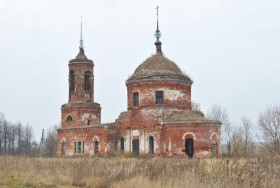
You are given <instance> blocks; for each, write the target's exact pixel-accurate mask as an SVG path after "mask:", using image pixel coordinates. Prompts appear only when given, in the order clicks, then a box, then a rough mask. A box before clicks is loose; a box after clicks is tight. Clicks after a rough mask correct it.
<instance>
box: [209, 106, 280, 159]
mask: <svg viewBox="0 0 280 188" xmlns="http://www.w3.org/2000/svg"><path fill="white" fill-rule="evenodd" d="M206 116H207V118H208V119H211V120H217V121H220V122H221V123H222V134H221V135H222V138H221V139H222V143H223V144H224V145H225V150H224V151H223V152H224V155H226V156H241V157H252V156H264V155H271V154H280V105H273V106H268V107H267V108H266V109H265V110H264V111H262V112H261V113H260V114H259V117H258V121H257V125H255V126H254V124H253V123H252V121H251V120H250V119H249V118H248V117H246V116H244V117H241V118H240V121H239V122H237V123H234V122H231V121H230V119H229V116H228V113H227V110H226V108H223V107H221V106H220V105H213V106H212V108H211V109H210V110H209V112H208V113H207V115H206Z"/></svg>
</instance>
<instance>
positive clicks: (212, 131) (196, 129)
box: [163, 121, 221, 158]
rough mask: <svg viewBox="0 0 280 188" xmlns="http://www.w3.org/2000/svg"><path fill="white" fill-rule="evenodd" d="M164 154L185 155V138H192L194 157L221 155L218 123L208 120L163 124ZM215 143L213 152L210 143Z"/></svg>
mask: <svg viewBox="0 0 280 188" xmlns="http://www.w3.org/2000/svg"><path fill="white" fill-rule="evenodd" d="M163 134H164V142H163V145H164V146H163V147H164V154H165V155H167V156H173V155H178V156H182V157H186V156H187V155H186V153H185V139H186V138H193V140H194V156H193V157H194V158H209V157H213V156H220V155H221V138H220V134H221V128H220V125H219V124H214V123H213V124H211V123H209V122H206V121H205V122H200V123H199V122H185V123H184V122H181V123H180V122H177V123H174V124H172V123H167V124H166V123H165V124H164V133H163ZM212 144H216V146H217V151H216V153H213V151H212V150H211V149H212V148H211V145H212Z"/></svg>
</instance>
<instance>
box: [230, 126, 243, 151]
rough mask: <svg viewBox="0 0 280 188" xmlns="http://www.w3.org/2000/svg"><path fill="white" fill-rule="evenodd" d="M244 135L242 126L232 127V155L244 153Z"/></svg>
mask: <svg viewBox="0 0 280 188" xmlns="http://www.w3.org/2000/svg"><path fill="white" fill-rule="evenodd" d="M243 136H244V133H243V131H242V128H241V127H237V126H236V125H235V126H233V127H232V134H231V138H230V141H231V155H232V156H240V155H242V147H243Z"/></svg>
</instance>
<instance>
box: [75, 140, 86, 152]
mask: <svg viewBox="0 0 280 188" xmlns="http://www.w3.org/2000/svg"><path fill="white" fill-rule="evenodd" d="M74 145H75V150H74V153H84V142H83V141H77V142H74Z"/></svg>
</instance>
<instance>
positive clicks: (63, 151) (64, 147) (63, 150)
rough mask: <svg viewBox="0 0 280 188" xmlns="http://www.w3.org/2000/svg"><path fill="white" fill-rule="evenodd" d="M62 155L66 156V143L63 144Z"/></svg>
mask: <svg viewBox="0 0 280 188" xmlns="http://www.w3.org/2000/svg"><path fill="white" fill-rule="evenodd" d="M61 153H62V155H63V156H64V155H66V142H62V144H61Z"/></svg>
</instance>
